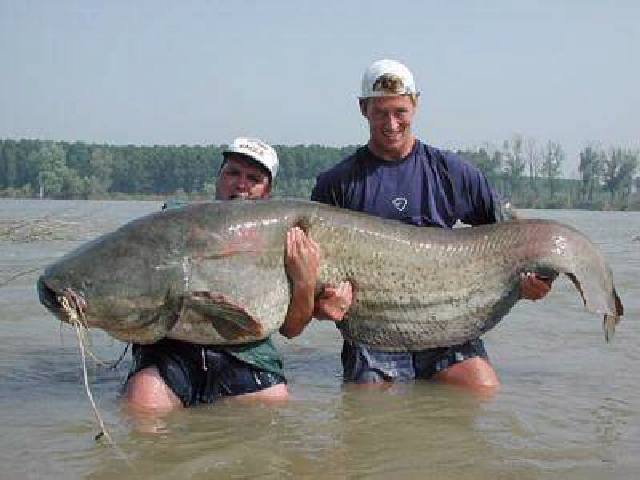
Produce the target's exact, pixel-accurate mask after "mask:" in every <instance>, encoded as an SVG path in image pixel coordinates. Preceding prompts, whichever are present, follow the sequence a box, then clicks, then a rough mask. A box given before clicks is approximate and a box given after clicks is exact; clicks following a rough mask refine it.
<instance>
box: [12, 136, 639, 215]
mask: <svg viewBox="0 0 640 480" xmlns="http://www.w3.org/2000/svg"><path fill="white" fill-rule="evenodd" d="M224 147H225V145H206V146H188V145H180V146H173V145H170V146H165V145H153V146H137V145H107V144H95V143H85V142H56V141H50V140H30V139H22V140H12V139H5V140H2V139H0V196H1V197H14V198H51V199H119V198H165V197H179V198H187V199H200V198H211V197H212V196H213V195H214V193H215V180H216V177H217V175H218V171H219V169H220V165H221V162H222V151H223V150H224ZM356 148H357V146H355V145H349V146H345V147H328V146H322V145H295V146H285V145H275V149H276V151H277V152H278V156H279V159H280V170H279V173H278V178H277V180H276V182H275V190H274V194H275V196H276V197H301V198H308V197H309V195H310V193H311V188H312V187H313V184H314V182H315V179H316V176H317V175H318V174H319V173H320V172H322V171H324V170H326V169H328V168H330V167H331V166H332V165H334V164H336V163H337V162H339V161H340V160H341V159H343V158H344V157H345V156H347V155H348V154H350V153H352V152H353V151H355V149H356ZM457 153H459V154H460V155H462V156H463V157H465V158H466V159H468V160H470V161H471V162H473V163H474V164H476V165H477V166H478V168H479V169H480V170H482V171H483V172H484V173H485V175H486V176H487V177H488V179H489V181H490V182H491V184H492V185H493V186H494V188H495V189H496V190H497V191H498V192H500V194H501V195H502V196H503V197H504V198H505V199H508V200H510V201H511V202H512V203H513V204H514V205H516V206H518V207H520V208H591V209H640V198H639V195H638V192H639V191H640V179H639V178H638V177H636V176H635V173H636V170H637V167H638V163H639V160H640V152H638V151H632V150H629V149H623V148H615V147H612V148H609V149H606V150H605V149H604V148H601V147H595V146H589V147H585V148H584V149H583V150H582V151H581V152H580V165H579V177H580V178H578V179H566V178H563V176H562V171H563V165H564V163H565V161H566V155H565V152H564V149H563V147H562V145H560V144H559V143H558V142H554V141H549V142H547V143H546V144H539V143H538V142H537V141H536V140H534V139H527V138H524V137H523V136H521V135H514V136H513V137H512V138H510V139H508V140H505V141H504V142H503V144H502V145H501V146H499V147H492V146H489V145H486V146H484V147H480V148H477V149H471V150H469V149H467V150H459V151H458V152H457Z"/></svg>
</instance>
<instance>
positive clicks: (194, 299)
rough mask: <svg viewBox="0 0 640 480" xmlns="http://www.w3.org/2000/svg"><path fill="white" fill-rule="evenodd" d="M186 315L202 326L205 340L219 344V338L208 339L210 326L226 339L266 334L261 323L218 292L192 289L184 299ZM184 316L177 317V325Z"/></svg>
mask: <svg viewBox="0 0 640 480" xmlns="http://www.w3.org/2000/svg"><path fill="white" fill-rule="evenodd" d="M184 315H187V316H188V317H189V322H190V323H191V324H192V325H198V324H199V325H200V326H201V327H200V328H198V330H200V331H202V333H203V337H204V338H202V339H201V342H202V343H205V344H206V343H216V342H217V341H219V339H218V338H211V339H210V340H208V339H207V338H206V335H207V334H206V331H207V330H208V329H209V328H211V329H213V331H214V332H216V333H217V335H219V336H220V337H222V338H223V339H225V340H228V341H231V342H235V341H239V340H243V339H249V340H251V339H259V338H262V337H263V336H265V332H264V331H263V330H264V329H263V328H262V324H261V323H260V322H258V321H257V320H256V318H255V317H254V316H253V315H251V314H250V313H249V312H248V311H247V309H245V308H244V307H242V306H240V305H238V304H237V303H235V302H233V301H231V300H230V299H229V298H228V297H226V296H225V295H221V294H218V293H215V292H192V293H191V294H189V295H188V296H187V297H186V298H185V299H184V303H183V306H182V312H181V314H180V317H183V316H184ZM181 319H182V318H179V319H178V324H179V323H180V321H181ZM174 330H175V327H174Z"/></svg>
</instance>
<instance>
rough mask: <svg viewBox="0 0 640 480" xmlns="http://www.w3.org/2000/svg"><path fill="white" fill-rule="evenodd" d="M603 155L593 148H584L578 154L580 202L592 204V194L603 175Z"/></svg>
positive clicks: (597, 187)
mask: <svg viewBox="0 0 640 480" xmlns="http://www.w3.org/2000/svg"><path fill="white" fill-rule="evenodd" d="M605 157H606V156H605V154H604V152H602V151H601V150H596V149H595V148H593V147H586V148H585V149H584V150H582V151H581V152H580V166H579V167H578V171H579V172H580V180H581V194H582V201H583V202H587V203H593V202H594V193H595V191H597V190H598V189H599V188H600V185H601V182H602V176H603V174H604V160H605Z"/></svg>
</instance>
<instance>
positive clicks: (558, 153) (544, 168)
mask: <svg viewBox="0 0 640 480" xmlns="http://www.w3.org/2000/svg"><path fill="white" fill-rule="evenodd" d="M564 158H565V155H564V150H563V148H562V145H560V144H559V143H557V142H552V141H549V142H548V143H547V148H546V149H545V151H544V154H543V157H542V165H541V166H540V174H541V176H542V178H544V179H545V182H546V183H547V188H548V190H549V200H550V201H551V202H553V201H554V197H555V194H556V182H557V180H558V178H560V175H561V173H562V163H563V162H564Z"/></svg>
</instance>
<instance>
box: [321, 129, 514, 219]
mask: <svg viewBox="0 0 640 480" xmlns="http://www.w3.org/2000/svg"><path fill="white" fill-rule="evenodd" d="M311 200H315V201H317V202H322V203H327V204H330V205H336V206H339V207H343V208H348V209H350V210H356V211H361V212H367V213H370V214H373V215H377V216H379V217H384V218H390V219H395V220H400V221H403V222H406V223H410V224H414V225H418V226H440V227H445V228H451V227H452V226H453V225H454V224H455V223H456V222H457V221H458V220H460V221H462V222H463V223H466V224H468V225H484V224H488V223H495V222H497V221H501V220H503V219H504V211H503V208H502V204H501V201H500V198H499V196H498V195H497V194H496V193H495V192H494V191H493V190H492V189H491V187H490V186H489V183H488V181H487V179H486V177H485V176H484V175H483V174H482V172H481V171H480V170H478V168H476V167H475V166H474V165H473V164H471V163H469V162H468V161H466V160H463V159H462V158H461V157H460V156H458V155H456V154H454V153H451V152H447V151H444V150H439V149H437V148H434V147H431V146H428V145H426V144H424V143H422V142H420V141H419V140H416V142H415V144H414V146H413V149H412V150H411V153H409V155H407V157H405V158H403V159H402V160H399V161H393V162H389V161H385V160H382V159H380V158H378V157H376V156H375V155H374V154H373V153H372V152H371V151H370V150H369V148H368V147H367V146H364V147H360V148H359V149H358V150H357V151H356V152H355V153H354V154H352V155H350V156H348V157H346V158H345V159H344V160H342V161H341V162H340V163H338V164H337V165H335V166H334V167H333V168H331V169H330V170H328V171H326V172H324V173H322V174H320V175H319V176H318V178H317V179H316V184H315V186H314V188H313V191H312V193H311Z"/></svg>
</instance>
